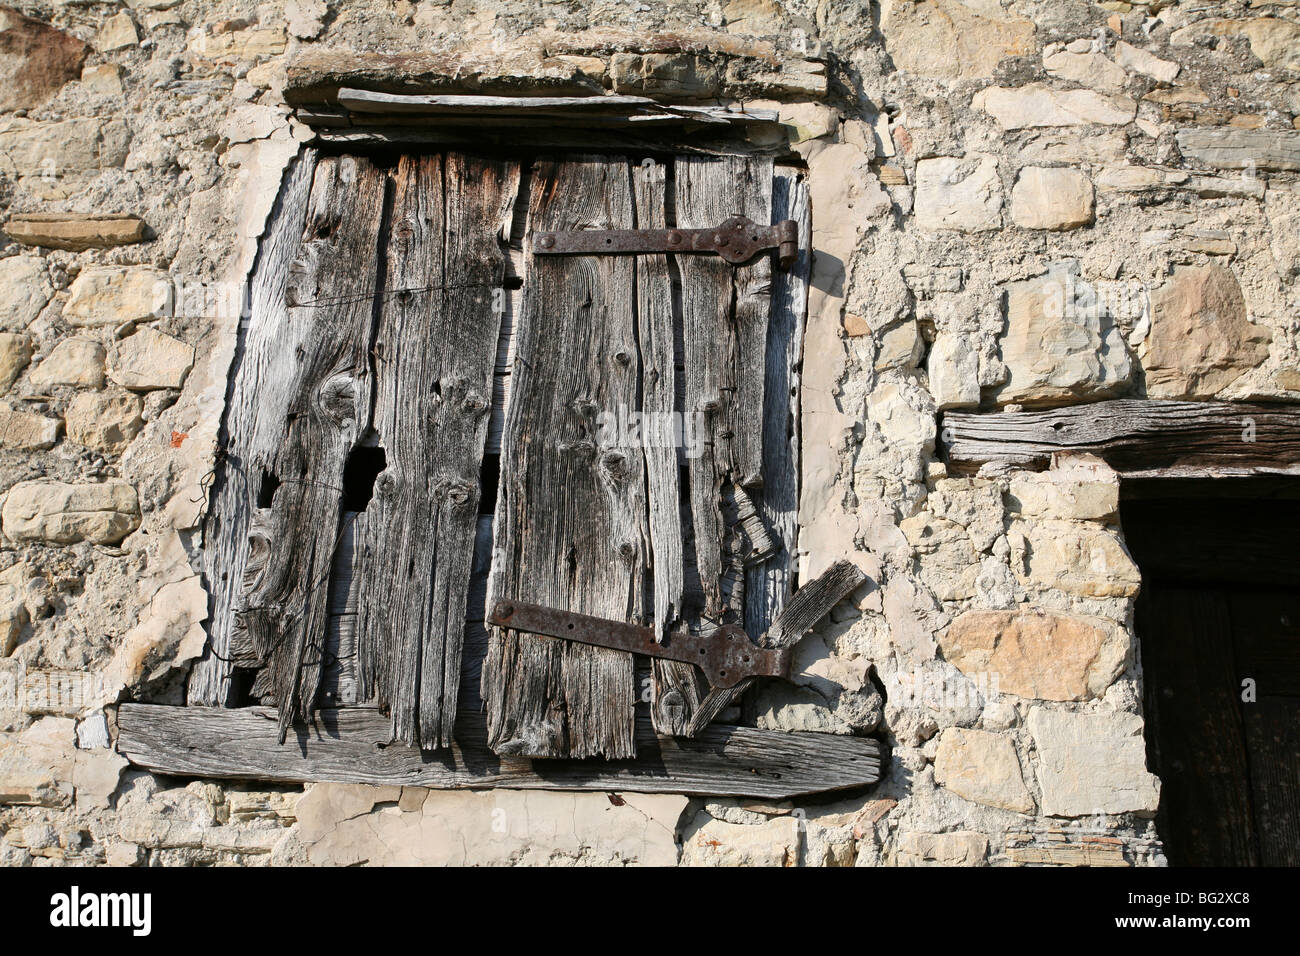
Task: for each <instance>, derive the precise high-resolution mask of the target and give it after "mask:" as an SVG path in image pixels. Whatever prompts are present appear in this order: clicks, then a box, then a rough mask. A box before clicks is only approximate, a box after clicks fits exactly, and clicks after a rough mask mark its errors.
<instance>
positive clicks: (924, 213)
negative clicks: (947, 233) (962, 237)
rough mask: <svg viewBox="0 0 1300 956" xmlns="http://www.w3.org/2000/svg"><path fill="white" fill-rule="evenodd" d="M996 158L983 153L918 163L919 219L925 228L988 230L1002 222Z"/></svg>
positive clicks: (917, 202) (997, 226)
mask: <svg viewBox="0 0 1300 956" xmlns="http://www.w3.org/2000/svg"><path fill="white" fill-rule="evenodd" d="M1002 201H1003V200H1002V184H1001V182H1000V181H999V180H998V165H997V160H996V159H995V158H994V157H993V156H989V155H986V154H982V153H976V154H972V155H970V156H967V157H965V158H964V159H963V158H958V157H955V156H940V157H936V158H933V159H922V160H920V161H919V162H917V164H916V221H917V224H918V225H919V226H920V227H921V228H922V229H931V230H940V229H951V230H956V231H958V232H986V231H988V230H991V229H997V228H999V227H1000V226H1001V225H1002Z"/></svg>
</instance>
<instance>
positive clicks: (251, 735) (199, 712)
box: [117, 704, 883, 800]
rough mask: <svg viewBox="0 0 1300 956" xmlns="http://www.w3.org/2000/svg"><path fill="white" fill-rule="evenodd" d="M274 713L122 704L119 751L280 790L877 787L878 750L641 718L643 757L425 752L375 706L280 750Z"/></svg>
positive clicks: (157, 768) (478, 748)
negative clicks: (314, 786) (680, 734)
mask: <svg viewBox="0 0 1300 956" xmlns="http://www.w3.org/2000/svg"><path fill="white" fill-rule="evenodd" d="M278 720H279V717H278V715H277V713H276V711H275V710H274V709H272V708H268V707H245V708H239V709H233V710H223V709H220V708H207V707H164V706H158V705H154V704H123V705H122V706H121V707H120V708H119V709H118V717H117V722H118V731H119V737H118V745H117V746H118V751H119V752H120V753H122V755H123V756H125V757H126V758H127V759H128V760H130V761H131V763H132V764H134V765H135V766H137V767H141V768H143V769H145V770H150V771H153V772H155V773H166V774H172V775H176V776H194V777H220V778H228V779H237V780H261V781H270V782H280V783H305V782H315V781H332V782H337V783H361V784H372V785H376V786H385V785H395V786H411V787H430V788H433V789H444V790H464V789H481V788H488V787H510V788H518V789H525V790H628V791H636V792H641V793H689V794H701V795H709V796H742V797H756V798H766V799H774V800H780V799H787V798H790V797H796V796H800V795H803V794H810V793H820V792H824V791H829V790H845V789H852V788H858V787H864V786H867V785H868V784H872V783H875V782H876V781H877V780H878V779H879V778H880V768H881V764H882V762H883V748H882V746H881V744H880V742H879V741H876V740H872V739H869V738H864V737H841V736H836V735H833V734H811V733H802V734H790V733H783V732H781V731H772V730H757V729H755V728H752V727H728V726H723V725H718V724H715V725H713V726H711V727H709V728H708V729H706V730H705V731H704V732H703V733H701V734H700V736H699V737H697V738H695V739H692V740H688V739H680V738H672V737H659V736H657V735H656V734H655V733H654V730H653V728H652V727H651V724H650V720H649V718H648V717H647V718H642V719H638V721H637V757H636V759H635V760H599V759H596V760H528V759H525V758H516V757H499V756H497V755H496V754H494V753H493V752H492V751H491V750H490V749H489V748H488V746H487V741H486V735H485V733H484V731H483V729H482V723H481V721H469V720H466V721H463V722H462V724H461V726H459V727H458V728H457V734H456V740H457V742H456V745H455V746H453V747H452V748H451V749H450V750H448V751H441V752H437V753H422V752H421V751H419V750H416V749H412V748H410V747H407V746H404V745H402V744H397V743H391V741H392V723H391V721H390V720H389V719H388V718H386V717H384V716H383V715H381V714H380V713H379V712H378V711H375V710H371V709H368V708H342V709H338V710H322V711H320V712H318V713H317V715H316V718H315V720H314V721H313V722H312V723H311V724H310V725H303V724H297V725H295V727H294V731H293V732H291V733H290V736H289V739H288V740H287V741H286V742H285V744H283V745H281V744H279V743H278V742H277V731H276V728H277V726H278Z"/></svg>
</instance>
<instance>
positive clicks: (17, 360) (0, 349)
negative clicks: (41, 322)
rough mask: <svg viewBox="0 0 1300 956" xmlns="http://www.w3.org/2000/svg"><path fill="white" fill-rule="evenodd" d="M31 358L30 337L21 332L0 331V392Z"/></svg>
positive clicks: (14, 378) (4, 390)
mask: <svg viewBox="0 0 1300 956" xmlns="http://www.w3.org/2000/svg"><path fill="white" fill-rule="evenodd" d="M31 358H32V337H31V336H30V335H25V334H24V333H22V332H0V394H3V393H4V392H7V391H9V388H10V386H12V385H13V383H14V382H15V381H17V379H18V376H19V375H21V374H22V373H23V369H25V368H26V367H27V363H28V362H30V361H31Z"/></svg>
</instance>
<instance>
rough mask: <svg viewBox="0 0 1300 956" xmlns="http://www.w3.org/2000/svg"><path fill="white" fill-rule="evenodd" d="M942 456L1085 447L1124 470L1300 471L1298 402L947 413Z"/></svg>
mask: <svg viewBox="0 0 1300 956" xmlns="http://www.w3.org/2000/svg"><path fill="white" fill-rule="evenodd" d="M940 434H941V436H942V441H943V446H944V458H945V460H946V461H947V463H948V467H949V470H950V471H952V472H953V473H955V474H973V473H974V472H976V471H978V470H979V468H980V467H981V466H982V465H985V464H989V463H993V464H1005V465H1010V466H1014V467H1020V468H1029V469H1042V468H1046V467H1048V465H1049V464H1050V462H1051V458H1052V456H1053V455H1055V454H1060V453H1064V452H1072V453H1080V452H1086V453H1090V454H1093V455H1096V456H1097V457H1099V458H1101V459H1102V460H1104V461H1105V462H1106V463H1107V464H1109V465H1110V466H1111V467H1112V468H1114V469H1115V470H1116V471H1117V472H1119V473H1120V474H1121V475H1124V476H1127V477H1133V478H1137V477H1187V478H1191V477H1228V476H1234V475H1260V474H1275V475H1288V474H1300V406H1297V405H1284V404H1277V405H1265V404H1259V403H1246V402H1174V401H1155V400H1142V399H1119V400H1115V401H1109V402H1096V403H1093V404H1090V405H1075V406H1071V407H1069V408H1055V409H1049V410H1035V411H1021V412H991V413H977V412H946V413H945V414H944V415H943V418H942V422H941V424H940Z"/></svg>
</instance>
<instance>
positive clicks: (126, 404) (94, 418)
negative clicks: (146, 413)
mask: <svg viewBox="0 0 1300 956" xmlns="http://www.w3.org/2000/svg"><path fill="white" fill-rule="evenodd" d="M141 407H142V403H141V401H140V398H139V397H138V396H136V395H133V394H132V393H131V392H127V391H121V390H117V389H114V390H110V391H107V392H84V393H82V394H80V395H78V396H77V397H76V398H74V399H73V400H72V402H71V403H70V404H69V405H68V410H67V411H66V412H65V413H64V421H65V422H66V424H67V430H68V440H69V441H74V442H76V443H77V444H78V445H85V446H86V447H87V448H93V449H95V450H96V451H102V452H106V453H108V454H110V455H119V454H121V453H122V452H123V451H124V450H125V449H126V446H127V445H129V444H130V443H131V439H133V438H135V436H136V435H138V434H139V433H140V429H141V428H142V427H143V426H144V419H143V418H141V416H140V410H141Z"/></svg>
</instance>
